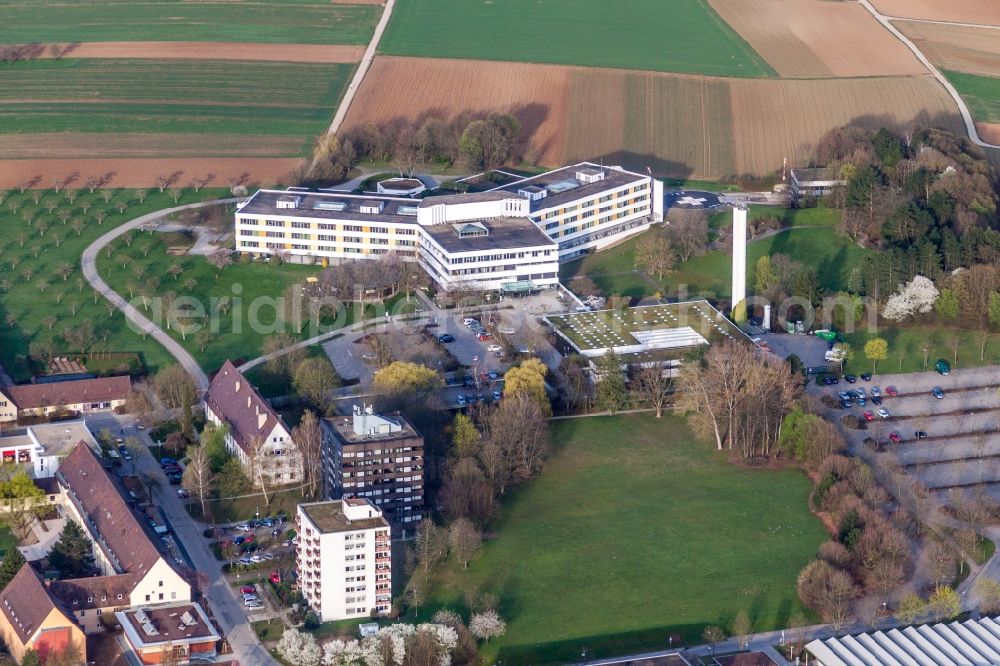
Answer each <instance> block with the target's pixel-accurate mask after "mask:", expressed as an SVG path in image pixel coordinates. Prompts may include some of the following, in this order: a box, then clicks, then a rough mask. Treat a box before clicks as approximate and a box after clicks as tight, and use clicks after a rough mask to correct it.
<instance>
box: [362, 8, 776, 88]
mask: <svg viewBox="0 0 1000 666" xmlns="http://www.w3.org/2000/svg"><path fill="white" fill-rule="evenodd" d="M512 35H516V39H511V36H512ZM379 49H380V51H381V52H382V53H386V54H389V55H403V56H426V57H434V58H455V59H475V60H497V61H512V60H514V61H522V62H537V63H552V64H561V65H582V66H590V67H617V68H623V69H642V70H655V71H667V72H683V73H688V74H707V75H711V76H741V77H762V76H771V75H773V73H774V72H773V70H771V68H770V67H768V65H767V63H766V62H765V61H764V60H763V59H762V58H761V57H760V56H759V55H757V54H756V53H755V52H754V51H753V49H752V48H750V46H748V45H747V43H746V42H744V41H743V40H742V39H741V38H740V37H739V35H737V34H736V33H735V32H734V31H733V30H732V29H731V28H730V27H729V26H728V25H726V23H725V22H724V21H722V20H721V19H720V18H719V17H718V15H716V14H715V13H714V12H713V11H712V9H711V8H710V7H709V6H708V5H707V4H706V2H705V0H682V1H676V0H675V1H673V2H664V1H663V0H633V1H632V2H630V3H628V4H627V5H626V6H622V5H620V4H618V3H612V2H606V1H605V0H551V1H550V2H545V3H538V2H537V0H506V1H505V2H502V3H501V2H469V1H468V0H398V2H397V3H396V8H395V10H394V11H393V14H392V20H391V21H390V23H389V27H388V29H387V30H386V32H385V36H384V37H383V39H382V42H381V44H380V45H379Z"/></svg>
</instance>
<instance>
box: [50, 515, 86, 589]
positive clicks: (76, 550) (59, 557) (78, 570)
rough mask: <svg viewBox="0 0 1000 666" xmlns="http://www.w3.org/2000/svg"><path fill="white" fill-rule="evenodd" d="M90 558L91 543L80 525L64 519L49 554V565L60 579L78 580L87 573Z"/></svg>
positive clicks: (70, 519)
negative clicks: (64, 522) (57, 573)
mask: <svg viewBox="0 0 1000 666" xmlns="http://www.w3.org/2000/svg"><path fill="white" fill-rule="evenodd" d="M91 558H92V552H91V543H90V539H89V538H88V537H87V534H86V532H84V531H83V528H82V527H80V523H78V522H76V521H75V520H73V519H72V518H67V519H66V524H65V526H64V527H63V531H62V534H61V535H60V536H59V540H58V541H56V543H55V545H54V546H52V550H51V551H50V552H49V565H50V566H51V567H52V568H53V569H56V570H57V571H58V572H59V574H60V576H61V577H62V578H79V577H81V576H83V575H84V574H86V573H87V569H88V568H89V562H88V560H90V559H91Z"/></svg>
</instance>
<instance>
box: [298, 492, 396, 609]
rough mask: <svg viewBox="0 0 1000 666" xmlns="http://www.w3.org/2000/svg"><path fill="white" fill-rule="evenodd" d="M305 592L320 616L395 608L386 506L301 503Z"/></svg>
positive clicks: (348, 502) (301, 578)
mask: <svg viewBox="0 0 1000 666" xmlns="http://www.w3.org/2000/svg"><path fill="white" fill-rule="evenodd" d="M296 524H297V527H298V532H299V544H298V562H297V563H298V569H299V584H300V585H301V589H302V595H303V596H304V597H305V598H306V600H307V601H308V602H309V605H310V606H311V607H312V608H313V610H314V611H316V614H317V615H319V616H320V620H321V621H322V622H330V621H333V620H344V619H349V618H359V617H367V616H370V615H372V614H377V615H384V614H386V613H388V612H389V611H390V610H391V609H392V538H391V535H390V529H389V523H388V521H386V519H385V518H384V517H383V516H382V511H381V510H379V509H378V508H377V507H376V506H374V505H373V504H371V503H370V502H369V501H368V500H364V499H345V500H333V501H329V502H311V503H308V504H299V506H298V512H297V514H296Z"/></svg>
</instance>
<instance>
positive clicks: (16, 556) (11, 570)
mask: <svg viewBox="0 0 1000 666" xmlns="http://www.w3.org/2000/svg"><path fill="white" fill-rule="evenodd" d="M22 566H24V555H22V554H21V551H19V550H18V549H17V548H11V549H9V550H8V551H7V552H6V553H4V556H3V562H2V563H0V590H2V589H3V588H5V587H7V583H9V582H10V580H11V578H13V577H14V576H16V575H17V572H18V571H20V570H21V567H22Z"/></svg>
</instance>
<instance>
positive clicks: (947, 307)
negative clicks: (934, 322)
mask: <svg viewBox="0 0 1000 666" xmlns="http://www.w3.org/2000/svg"><path fill="white" fill-rule="evenodd" d="M958 310H959V303H958V294H956V293H955V290H954V289H942V290H941V292H940V294H939V295H938V299H937V302H935V303H934V311H935V312H937V315H938V317H940V318H941V319H944V320H945V321H951V320H952V319H954V318H955V317H957V316H958Z"/></svg>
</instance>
